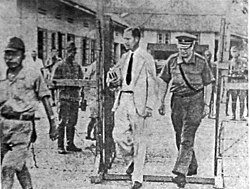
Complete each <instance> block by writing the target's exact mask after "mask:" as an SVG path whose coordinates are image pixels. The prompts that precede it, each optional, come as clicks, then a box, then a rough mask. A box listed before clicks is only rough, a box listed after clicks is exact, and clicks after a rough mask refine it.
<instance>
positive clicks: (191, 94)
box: [173, 88, 204, 97]
mask: <svg viewBox="0 0 250 189" xmlns="http://www.w3.org/2000/svg"><path fill="white" fill-rule="evenodd" d="M202 91H204V88H201V89H198V90H196V91H193V92H190V93H186V94H176V93H174V94H173V95H174V96H177V97H191V96H194V95H196V94H198V93H200V92H202Z"/></svg>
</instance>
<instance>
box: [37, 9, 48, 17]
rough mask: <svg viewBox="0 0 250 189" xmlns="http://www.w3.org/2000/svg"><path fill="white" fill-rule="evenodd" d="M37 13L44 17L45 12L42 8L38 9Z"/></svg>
mask: <svg viewBox="0 0 250 189" xmlns="http://www.w3.org/2000/svg"><path fill="white" fill-rule="evenodd" d="M38 13H39V14H42V15H46V14H47V11H46V10H45V9H44V8H38Z"/></svg>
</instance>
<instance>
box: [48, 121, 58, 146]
mask: <svg viewBox="0 0 250 189" xmlns="http://www.w3.org/2000/svg"><path fill="white" fill-rule="evenodd" d="M49 137H50V139H51V140H52V141H54V140H56V139H57V138H58V121H57V119H56V118H54V119H52V120H51V122H50V129H49Z"/></svg>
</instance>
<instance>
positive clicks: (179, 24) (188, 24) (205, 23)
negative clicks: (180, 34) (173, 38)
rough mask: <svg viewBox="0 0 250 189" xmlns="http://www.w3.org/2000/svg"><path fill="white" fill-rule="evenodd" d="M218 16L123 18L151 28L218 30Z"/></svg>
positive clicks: (142, 15) (132, 16) (152, 15)
mask: <svg viewBox="0 0 250 189" xmlns="http://www.w3.org/2000/svg"><path fill="white" fill-rule="evenodd" d="M220 18H221V17H220V16H211V15H206V16H205V15H155V14H130V15H128V16H126V17H125V18H124V19H125V20H126V21H127V22H128V23H129V24H131V25H133V26H140V27H143V28H145V29H152V30H155V29H157V30H168V31H192V32H219V31H220Z"/></svg>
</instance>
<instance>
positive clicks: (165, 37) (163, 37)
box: [157, 32, 170, 44]
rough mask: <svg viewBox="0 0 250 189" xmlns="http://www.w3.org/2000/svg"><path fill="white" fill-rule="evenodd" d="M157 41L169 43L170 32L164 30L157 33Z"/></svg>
mask: <svg viewBox="0 0 250 189" xmlns="http://www.w3.org/2000/svg"><path fill="white" fill-rule="evenodd" d="M157 43H162V44H169V43H170V33H166V32H162V33H158V36H157Z"/></svg>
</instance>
